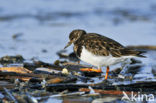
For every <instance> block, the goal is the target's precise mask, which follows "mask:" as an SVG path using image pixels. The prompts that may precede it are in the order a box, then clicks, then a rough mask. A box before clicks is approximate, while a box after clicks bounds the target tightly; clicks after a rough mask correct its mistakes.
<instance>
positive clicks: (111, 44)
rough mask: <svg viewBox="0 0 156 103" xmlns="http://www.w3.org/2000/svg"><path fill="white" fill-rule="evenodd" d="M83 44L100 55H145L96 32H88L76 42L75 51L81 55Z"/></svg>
mask: <svg viewBox="0 0 156 103" xmlns="http://www.w3.org/2000/svg"><path fill="white" fill-rule="evenodd" d="M82 46H84V47H85V48H86V49H87V50H88V51H90V52H92V53H93V54H95V55H99V56H108V55H110V54H111V55H112V56H113V57H120V56H138V57H144V56H143V55H141V54H142V52H140V51H137V50H133V49H128V48H126V47H124V46H123V45H121V44H120V43H118V42H117V41H115V40H113V39H110V38H108V37H105V36H102V35H99V34H96V33H88V34H86V35H83V36H82V37H81V38H80V39H78V40H77V41H76V42H75V43H74V51H75V53H76V54H77V55H78V56H79V57H80V53H81V51H82Z"/></svg>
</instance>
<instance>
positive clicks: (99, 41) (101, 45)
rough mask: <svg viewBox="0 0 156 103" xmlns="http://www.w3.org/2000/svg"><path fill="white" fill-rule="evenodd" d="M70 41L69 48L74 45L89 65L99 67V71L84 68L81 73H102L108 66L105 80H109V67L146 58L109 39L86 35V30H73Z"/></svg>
mask: <svg viewBox="0 0 156 103" xmlns="http://www.w3.org/2000/svg"><path fill="white" fill-rule="evenodd" d="M69 39H70V41H69V42H68V44H67V45H66V46H65V48H67V47H68V46H70V45H71V44H72V43H73V44H74V52H75V54H76V55H77V56H78V57H79V59H81V60H82V61H85V62H87V63H89V64H92V65H94V66H97V67H98V69H97V70H96V69H92V68H91V69H90V68H82V69H80V70H81V71H94V72H101V67H102V66H107V70H106V75H105V79H107V78H108V72H109V66H110V65H114V64H117V63H120V62H123V61H125V60H126V59H128V58H133V57H144V56H142V55H141V53H142V52H140V51H137V50H134V49H129V48H126V47H124V46H123V45H121V44H120V43H118V42H117V41H115V40H113V39H110V38H108V37H105V36H102V35H99V34H97V33H86V32H85V31H84V30H79V29H78V30H73V31H72V32H71V33H70V35H69Z"/></svg>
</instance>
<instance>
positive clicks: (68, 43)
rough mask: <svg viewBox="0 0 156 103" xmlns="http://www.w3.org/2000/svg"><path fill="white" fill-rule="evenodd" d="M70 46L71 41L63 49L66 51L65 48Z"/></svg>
mask: <svg viewBox="0 0 156 103" xmlns="http://www.w3.org/2000/svg"><path fill="white" fill-rule="evenodd" d="M71 44H72V41H69V42H68V44H67V45H66V46H65V47H64V49H66V48H67V47H69V46H70V45H71Z"/></svg>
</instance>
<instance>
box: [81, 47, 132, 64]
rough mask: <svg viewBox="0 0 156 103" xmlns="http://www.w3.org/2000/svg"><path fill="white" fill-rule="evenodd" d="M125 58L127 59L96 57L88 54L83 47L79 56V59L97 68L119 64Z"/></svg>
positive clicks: (110, 56)
mask: <svg viewBox="0 0 156 103" xmlns="http://www.w3.org/2000/svg"><path fill="white" fill-rule="evenodd" d="M126 58H129V57H113V56H112V55H109V56H97V55H94V54H93V53H91V52H89V51H88V50H87V49H85V47H83V49H82V52H81V56H80V59H81V60H82V61H84V62H86V63H89V64H92V65H94V66H97V67H101V66H110V65H113V64H117V63H119V62H122V61H124V60H125V59H126Z"/></svg>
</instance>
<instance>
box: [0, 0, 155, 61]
mask: <svg viewBox="0 0 156 103" xmlns="http://www.w3.org/2000/svg"><path fill="white" fill-rule="evenodd" d="M73 29H84V30H86V31H87V32H96V33H99V34H102V35H105V36H107V37H110V38H112V39H115V40H116V41H118V42H120V43H121V44H123V45H125V46H127V45H155V44H156V40H155V39H156V0H68V1H66V0H0V57H2V56H5V55H17V54H20V55H22V56H23V57H24V58H26V59H30V58H32V57H34V58H38V59H40V60H42V61H45V62H53V61H54V60H56V59H57V58H58V57H57V55H56V52H57V51H59V50H61V49H63V48H64V46H65V44H66V43H67V42H68V36H69V33H70V32H71V31H72V30H73ZM68 50H69V51H70V52H71V51H72V47H70V48H69V49H68Z"/></svg>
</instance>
